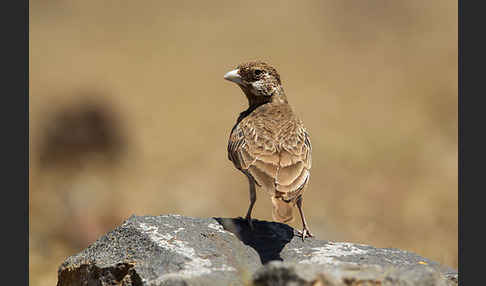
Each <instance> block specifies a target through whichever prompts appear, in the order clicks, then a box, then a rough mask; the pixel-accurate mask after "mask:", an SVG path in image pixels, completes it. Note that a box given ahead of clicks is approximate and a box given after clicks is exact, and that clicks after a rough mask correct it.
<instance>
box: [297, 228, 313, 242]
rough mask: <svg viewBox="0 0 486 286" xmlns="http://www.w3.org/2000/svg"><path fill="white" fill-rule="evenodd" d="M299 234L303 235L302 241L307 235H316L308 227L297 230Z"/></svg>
mask: <svg viewBox="0 0 486 286" xmlns="http://www.w3.org/2000/svg"><path fill="white" fill-rule="evenodd" d="M297 235H298V236H301V237H302V241H304V239H305V238H306V237H314V235H313V234H312V233H311V232H310V230H309V229H307V228H304V229H303V230H297Z"/></svg>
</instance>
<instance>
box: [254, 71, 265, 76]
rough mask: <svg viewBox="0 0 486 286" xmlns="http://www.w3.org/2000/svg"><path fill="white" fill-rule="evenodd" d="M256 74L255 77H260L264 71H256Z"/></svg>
mask: <svg viewBox="0 0 486 286" xmlns="http://www.w3.org/2000/svg"><path fill="white" fill-rule="evenodd" d="M254 73H255V76H259V75H261V74H262V73H263V71H262V70H255V71H254Z"/></svg>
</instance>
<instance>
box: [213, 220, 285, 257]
mask: <svg viewBox="0 0 486 286" xmlns="http://www.w3.org/2000/svg"><path fill="white" fill-rule="evenodd" d="M214 219H215V220H216V221H218V222H219V223H220V224H221V225H222V226H223V228H224V229H225V230H227V231H230V232H232V233H234V234H235V235H236V236H237V237H238V238H239V239H240V240H241V241H242V242H243V243H244V244H246V245H248V246H250V247H252V248H253V249H255V250H256V251H257V252H258V255H260V260H261V262H262V264H265V263H267V262H269V261H271V260H280V261H283V259H282V257H280V252H281V251H282V249H283V248H284V247H285V245H286V244H287V243H289V242H290V241H291V240H292V237H293V236H294V229H293V228H291V227H290V226H288V225H286V224H283V223H278V222H268V221H259V220H255V219H253V220H252V221H253V226H254V228H255V229H254V230H253V231H252V230H251V229H250V226H249V225H248V222H247V221H246V219H244V218H241V217H239V218H214Z"/></svg>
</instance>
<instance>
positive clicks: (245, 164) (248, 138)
mask: <svg viewBox="0 0 486 286" xmlns="http://www.w3.org/2000/svg"><path fill="white" fill-rule="evenodd" d="M224 79H226V80H228V81H231V82H233V83H236V84H237V85H238V86H239V87H240V88H241V90H242V91H243V93H244V94H245V96H246V98H247V99H248V109H246V110H245V111H243V112H241V113H240V115H239V116H238V118H237V120H236V124H235V125H234V126H233V128H232V129H231V132H230V135H229V140H228V159H229V160H230V161H231V162H233V165H234V167H236V169H238V170H239V171H241V172H242V173H243V174H245V176H246V177H247V178H248V183H249V192H250V205H249V207H248V211H247V214H246V217H245V218H246V220H247V222H248V224H249V226H250V228H251V229H252V230H254V227H253V223H252V218H251V213H252V210H253V206H254V205H255V202H256V187H257V186H258V187H259V188H260V189H262V190H263V191H265V192H266V193H268V194H269V195H270V196H271V202H272V218H273V220H274V221H278V222H281V223H289V222H292V221H293V220H294V216H293V207H295V206H297V208H298V210H299V213H300V218H301V220H302V226H303V229H302V231H300V230H298V231H297V232H298V235H299V236H302V239H303V240H304V239H305V238H306V237H313V234H312V233H311V231H310V229H309V226H308V224H307V221H306V218H305V215H304V210H303V194H304V191H305V190H306V188H307V185H308V183H309V178H310V169H311V164H312V157H311V152H312V146H311V142H310V135H309V132H308V131H307V130H306V128H305V127H304V124H303V121H302V119H301V118H300V117H299V116H297V115H296V113H295V112H294V110H293V109H292V107H291V106H290V105H289V103H288V100H287V96H286V94H285V92H284V89H283V87H282V82H281V79H280V75H279V74H278V72H277V70H276V69H275V68H274V67H272V66H270V65H269V64H267V63H265V62H263V61H250V62H245V63H242V64H239V65H237V66H236V68H235V69H233V70H231V71H229V72H227V73H226V74H225V75H224Z"/></svg>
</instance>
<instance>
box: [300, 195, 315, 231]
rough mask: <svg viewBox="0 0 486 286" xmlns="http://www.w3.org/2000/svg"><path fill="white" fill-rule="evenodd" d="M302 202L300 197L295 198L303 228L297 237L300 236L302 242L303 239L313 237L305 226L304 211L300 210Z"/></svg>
mask: <svg viewBox="0 0 486 286" xmlns="http://www.w3.org/2000/svg"><path fill="white" fill-rule="evenodd" d="M302 200H303V199H302V196H299V197H298V198H297V202H296V204H297V208H298V209H299V213H300V218H301V219H302V226H303V229H302V231H299V235H302V240H304V238H306V237H313V235H312V233H311V232H310V230H309V227H308V226H307V222H306V220H305V215H304V209H303V208H302Z"/></svg>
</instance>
